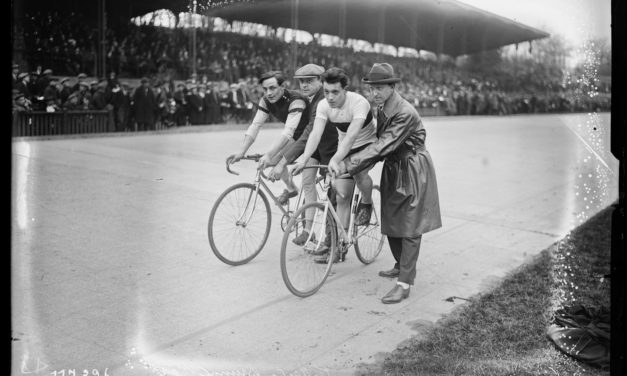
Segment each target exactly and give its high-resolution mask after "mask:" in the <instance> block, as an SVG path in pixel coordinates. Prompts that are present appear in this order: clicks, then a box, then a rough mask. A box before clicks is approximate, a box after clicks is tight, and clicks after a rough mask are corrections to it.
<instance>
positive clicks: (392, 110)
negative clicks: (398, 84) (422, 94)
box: [381, 90, 403, 118]
mask: <svg viewBox="0 0 627 376" xmlns="http://www.w3.org/2000/svg"><path fill="white" fill-rule="evenodd" d="M402 103H403V97H401V95H400V94H399V93H398V92H396V90H394V93H392V95H390V97H389V98H388V100H386V101H385V103H383V107H382V108H381V110H382V111H383V114H384V115H385V116H386V117H387V118H389V117H391V116H392V115H394V114H396V113H397V112H398V111H399V108H400V105H401V104H402Z"/></svg>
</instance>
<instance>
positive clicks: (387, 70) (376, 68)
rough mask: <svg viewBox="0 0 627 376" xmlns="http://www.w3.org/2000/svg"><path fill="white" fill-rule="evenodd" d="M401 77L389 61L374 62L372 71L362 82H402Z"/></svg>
mask: <svg viewBox="0 0 627 376" xmlns="http://www.w3.org/2000/svg"><path fill="white" fill-rule="evenodd" d="M400 81H401V79H400V78H399V77H396V76H395V75H394V68H393V67H392V66H391V65H390V64H388V63H380V64H379V63H374V65H372V68H370V72H368V74H367V75H366V77H364V78H362V79H361V82H363V83H366V84H393V83H396V82H400Z"/></svg>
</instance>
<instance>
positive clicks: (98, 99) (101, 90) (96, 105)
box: [91, 79, 112, 111]
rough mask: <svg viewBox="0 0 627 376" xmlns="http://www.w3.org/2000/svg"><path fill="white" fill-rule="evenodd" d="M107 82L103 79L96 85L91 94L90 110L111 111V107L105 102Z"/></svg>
mask: <svg viewBox="0 0 627 376" xmlns="http://www.w3.org/2000/svg"><path fill="white" fill-rule="evenodd" d="M106 89H107V81H106V80H105V79H102V80H100V81H99V82H97V83H96V89H95V91H94V93H93V99H92V101H91V109H94V110H98V111H102V110H111V109H112V106H111V105H110V104H109V101H108V100H107V93H106Z"/></svg>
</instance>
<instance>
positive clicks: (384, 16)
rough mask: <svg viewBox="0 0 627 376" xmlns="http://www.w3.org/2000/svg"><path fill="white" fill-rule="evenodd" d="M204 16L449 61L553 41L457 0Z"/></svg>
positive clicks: (350, 2) (270, 3)
mask: <svg viewBox="0 0 627 376" xmlns="http://www.w3.org/2000/svg"><path fill="white" fill-rule="evenodd" d="M295 9H297V11H295ZM293 12H294V13H293ZM206 14H207V15H209V16H213V17H220V18H224V19H226V20H228V21H233V20H238V21H246V22H254V23H259V24H263V25H269V26H272V27H283V28H297V29H300V30H305V31H308V32H310V33H323V34H329V35H339V36H341V37H343V38H352V39H361V40H365V41H368V42H371V43H384V44H390V45H393V46H401V47H410V48H415V49H418V50H426V51H431V52H435V53H444V54H447V55H451V56H459V55H464V54H471V53H476V52H480V51H484V50H490V49H495V48H498V47H501V46H505V45H509V44H514V43H519V42H524V41H531V40H534V39H540V38H545V37H548V36H549V34H548V33H545V32H543V31H541V30H538V29H535V28H532V27H529V26H526V25H523V24H520V23H518V22H515V21H513V20H510V19H507V18H504V17H501V16H498V15H495V14H492V13H489V12H486V11H483V10H481V9H478V8H475V7H473V6H470V5H467V4H463V3H461V2H459V1H454V0H255V1H252V2H238V3H233V4H231V5H229V6H224V7H216V8H213V9H210V10H209V11H207V12H206ZM293 14H297V15H298V18H297V24H295V23H294V19H293V17H292V15H293Z"/></svg>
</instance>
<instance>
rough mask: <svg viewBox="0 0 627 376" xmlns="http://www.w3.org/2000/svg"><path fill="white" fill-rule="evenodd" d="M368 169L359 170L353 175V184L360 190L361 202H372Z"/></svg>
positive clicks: (370, 179)
mask: <svg viewBox="0 0 627 376" xmlns="http://www.w3.org/2000/svg"><path fill="white" fill-rule="evenodd" d="M368 171H370V169H365V170H363V171H360V172H359V173H358V174H355V175H353V179H355V184H356V185H357V188H359V192H361V202H362V203H363V204H372V178H371V177H370V175H368Z"/></svg>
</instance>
